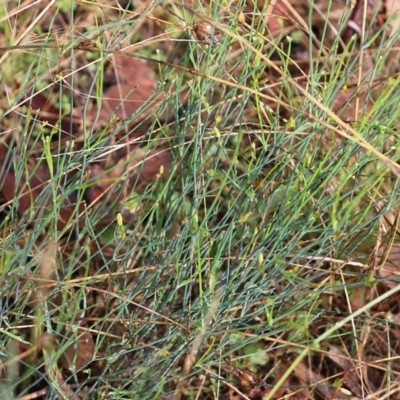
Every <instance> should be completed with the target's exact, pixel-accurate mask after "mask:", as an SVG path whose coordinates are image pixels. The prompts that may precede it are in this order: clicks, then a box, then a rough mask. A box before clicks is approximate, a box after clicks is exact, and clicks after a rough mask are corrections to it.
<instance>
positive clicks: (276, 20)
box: [264, 0, 289, 35]
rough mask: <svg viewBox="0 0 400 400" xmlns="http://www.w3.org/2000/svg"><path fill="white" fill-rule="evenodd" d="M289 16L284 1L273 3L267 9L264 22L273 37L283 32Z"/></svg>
mask: <svg viewBox="0 0 400 400" xmlns="http://www.w3.org/2000/svg"><path fill="white" fill-rule="evenodd" d="M288 15H289V9H288V7H287V6H286V5H285V3H284V2H283V1H282V0H278V1H276V2H275V3H274V2H271V4H270V5H269V6H268V7H267V9H266V13H265V15H264V20H265V24H266V25H267V27H268V29H269V31H270V32H271V34H272V35H276V34H277V33H279V32H281V31H282V29H283V26H284V22H285V20H287V18H288Z"/></svg>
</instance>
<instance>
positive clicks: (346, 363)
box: [327, 348, 363, 397]
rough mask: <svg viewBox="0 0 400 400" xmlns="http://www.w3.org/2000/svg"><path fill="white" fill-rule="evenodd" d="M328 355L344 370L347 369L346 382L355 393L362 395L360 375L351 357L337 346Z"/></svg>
mask: <svg viewBox="0 0 400 400" xmlns="http://www.w3.org/2000/svg"><path fill="white" fill-rule="evenodd" d="M327 356H328V357H329V359H330V360H332V361H333V362H334V363H335V364H336V365H338V366H339V367H340V368H341V369H343V371H345V375H344V384H345V385H346V386H347V387H348V389H349V390H350V391H351V392H352V393H353V394H354V395H356V396H358V397H362V396H363V393H362V390H361V382H360V377H359V376H358V375H357V372H356V370H355V368H354V365H353V363H352V362H351V360H350V359H349V357H346V356H345V355H344V354H343V353H341V352H340V351H339V350H338V349H336V348H332V349H331V350H329V352H328V354H327Z"/></svg>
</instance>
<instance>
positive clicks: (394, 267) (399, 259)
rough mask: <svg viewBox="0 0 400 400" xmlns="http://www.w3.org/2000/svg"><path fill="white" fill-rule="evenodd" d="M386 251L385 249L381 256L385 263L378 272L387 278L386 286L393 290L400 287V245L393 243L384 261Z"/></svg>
mask: <svg viewBox="0 0 400 400" xmlns="http://www.w3.org/2000/svg"><path fill="white" fill-rule="evenodd" d="M385 252H386V249H385V248H383V249H382V251H381V254H380V257H381V261H380V262H385V263H384V264H383V265H382V267H381V268H379V270H378V274H379V276H381V277H382V278H387V280H385V284H386V286H387V287H388V288H393V287H395V286H397V285H398V283H397V282H396V281H397V280H398V279H399V277H400V243H393V245H392V246H391V248H390V250H389V253H388V255H387V258H386V260H384V259H383V256H384V253H385Z"/></svg>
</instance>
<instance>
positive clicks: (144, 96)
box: [89, 54, 162, 122]
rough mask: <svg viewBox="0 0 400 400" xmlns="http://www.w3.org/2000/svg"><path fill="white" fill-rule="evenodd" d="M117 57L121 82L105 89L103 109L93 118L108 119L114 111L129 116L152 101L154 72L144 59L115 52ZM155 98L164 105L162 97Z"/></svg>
mask: <svg viewBox="0 0 400 400" xmlns="http://www.w3.org/2000/svg"><path fill="white" fill-rule="evenodd" d="M113 60H114V63H113V68H114V74H115V76H116V81H117V83H116V84H114V85H112V86H110V87H109V88H108V89H106V90H105V91H104V93H103V98H102V104H101V108H100V110H97V109H94V110H93V111H92V113H91V114H90V116H89V119H91V120H98V121H99V122H106V121H109V120H110V119H111V117H112V115H113V114H115V115H116V116H117V117H118V118H122V119H126V118H128V117H129V116H130V115H131V114H133V113H134V112H135V111H137V110H138V109H139V108H140V107H141V106H142V105H143V104H144V103H147V102H148V101H149V98H150V96H151V94H152V92H153V90H154V85H155V80H154V79H153V78H152V71H151V70H150V68H149V67H148V66H147V65H146V64H145V63H144V62H141V61H139V60H137V59H135V58H132V57H130V56H127V55H119V54H118V55H115V56H114V59H113ZM152 101H153V103H152V105H154V107H155V106H157V105H159V104H160V102H161V101H162V98H160V96H158V99H155V100H152ZM152 108H153V107H152Z"/></svg>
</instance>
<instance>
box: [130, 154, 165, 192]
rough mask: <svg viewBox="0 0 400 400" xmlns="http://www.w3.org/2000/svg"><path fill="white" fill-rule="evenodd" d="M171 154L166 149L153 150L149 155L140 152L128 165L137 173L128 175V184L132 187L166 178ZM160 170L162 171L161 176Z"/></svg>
mask: <svg viewBox="0 0 400 400" xmlns="http://www.w3.org/2000/svg"><path fill="white" fill-rule="evenodd" d="M171 162H172V159H171V152H170V151H169V150H168V149H154V150H152V151H150V152H149V153H147V152H145V151H142V152H141V153H139V152H138V153H137V156H136V157H135V158H134V159H133V160H132V162H131V163H130V165H131V168H132V167H133V168H135V167H136V168H135V169H136V171H137V172H135V173H133V174H130V178H129V182H130V183H131V185H132V186H133V187H135V186H136V185H143V184H146V183H149V182H151V181H153V180H154V179H157V178H158V177H161V175H162V176H163V177H165V176H168V175H169V173H170V168H171ZM161 170H163V172H162V174H161Z"/></svg>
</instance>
